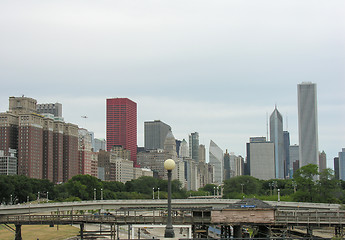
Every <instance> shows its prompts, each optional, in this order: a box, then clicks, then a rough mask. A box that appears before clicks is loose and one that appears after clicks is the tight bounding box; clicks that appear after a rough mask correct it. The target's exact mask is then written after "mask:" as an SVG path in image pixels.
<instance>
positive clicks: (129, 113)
mask: <svg viewBox="0 0 345 240" xmlns="http://www.w3.org/2000/svg"><path fill="white" fill-rule="evenodd" d="M106 125H107V151H110V149H111V148H112V147H113V146H115V145H121V146H122V147H123V148H124V149H126V150H129V151H130V152H131V159H130V160H131V161H133V164H134V166H137V104H136V103H135V102H133V101H132V100H130V99H128V98H111V99H107V123H106Z"/></svg>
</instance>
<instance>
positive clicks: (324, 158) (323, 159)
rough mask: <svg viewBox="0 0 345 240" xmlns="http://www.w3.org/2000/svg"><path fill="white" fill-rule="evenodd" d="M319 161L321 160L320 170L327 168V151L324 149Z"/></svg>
mask: <svg viewBox="0 0 345 240" xmlns="http://www.w3.org/2000/svg"><path fill="white" fill-rule="evenodd" d="M319 162H320V166H319V172H322V171H323V170H325V169H326V168H327V155H326V153H325V151H322V152H321V153H320V154H319Z"/></svg>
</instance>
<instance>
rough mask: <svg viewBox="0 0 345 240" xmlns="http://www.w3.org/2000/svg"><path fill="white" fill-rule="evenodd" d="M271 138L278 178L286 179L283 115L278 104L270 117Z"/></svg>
mask: <svg viewBox="0 0 345 240" xmlns="http://www.w3.org/2000/svg"><path fill="white" fill-rule="evenodd" d="M270 139H271V142H273V143H274V161H275V176H276V178H277V179H284V178H285V175H284V168H285V167H284V133H283V117H282V115H281V114H280V112H279V111H278V109H277V106H276V107H275V109H274V111H273V113H272V114H271V117H270Z"/></svg>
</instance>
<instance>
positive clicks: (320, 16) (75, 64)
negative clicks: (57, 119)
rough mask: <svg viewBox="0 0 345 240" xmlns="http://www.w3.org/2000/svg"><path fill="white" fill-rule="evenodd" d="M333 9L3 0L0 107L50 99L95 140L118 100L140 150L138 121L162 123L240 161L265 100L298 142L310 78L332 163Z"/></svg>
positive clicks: (340, 73)
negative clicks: (128, 104) (302, 90)
mask: <svg viewBox="0 0 345 240" xmlns="http://www.w3.org/2000/svg"><path fill="white" fill-rule="evenodd" d="M344 13H345V2H344V1H342V0H332V1H327V2H326V1H311V0H310V1H302V2H301V1H297V0H292V1H288V2H282V1H275V0H265V1H259V2H256V1H216V2H214V1H213V2H211V1H205V0H202V1H200V0H198V1H197V0H191V1H155V0H147V1H90V0H76V1H66V0H62V1H43V0H41V1H38V0H37V1H10V0H4V1H1V3H0V29H2V34H1V38H0V79H1V82H2V85H1V89H0V92H1V94H0V110H1V111H5V110H6V109H7V106H8V97H9V96H12V95H14V96H19V95H22V94H25V95H27V96H30V97H33V98H36V99H37V100H38V101H39V102H54V101H59V102H62V103H63V104H64V107H63V108H64V115H65V118H66V120H67V121H70V122H75V123H78V124H80V125H81V126H85V127H87V128H88V129H89V130H93V131H95V133H96V136H98V137H105V98H107V97H129V98H132V99H133V100H134V101H136V102H137V103H138V125H139V127H138V130H139V132H138V134H139V137H138V139H139V145H140V144H142V139H143V136H142V134H143V131H142V128H143V121H145V120H153V119H161V120H163V121H165V122H167V123H169V124H170V125H171V126H172V127H173V130H174V134H175V136H176V137H178V138H186V137H187V135H188V133H190V132H193V131H198V132H199V133H200V137H201V140H202V141H203V143H204V144H206V146H208V144H209V143H208V141H209V139H213V140H214V141H215V142H216V143H217V144H218V145H219V146H221V147H222V148H223V149H225V148H228V149H230V150H231V149H233V151H235V152H236V153H237V154H242V155H244V154H245V142H246V141H248V138H249V137H250V136H255V135H266V112H268V113H269V114H270V113H271V111H273V108H274V104H278V109H279V110H280V111H281V113H282V114H284V115H288V118H289V130H290V131H291V138H292V142H293V143H297V142H298V135H297V93H296V92H297V90H296V89H297V87H296V85H297V83H300V82H302V81H312V82H316V83H317V84H318V100H319V135H320V136H319V139H320V149H325V151H326V153H328V158H329V162H331V160H332V158H333V157H334V156H335V155H336V154H337V152H338V151H340V149H341V148H342V147H344V146H342V145H341V144H343V143H344V140H345V139H344V132H343V131H344V130H342V129H344V128H343V126H342V125H343V121H344V119H345V117H344V113H343V112H344V111H343V109H344V103H345V99H344V94H343V89H345V84H344V82H345V81H344V78H345V70H344V65H345V44H344V42H345V32H344V31H343V29H345V21H344V20H345V19H344V18H345V17H344V16H345V14H344ZM81 115H88V116H89V118H88V119H87V121H86V120H83V119H81V118H80V116H81ZM83 121H84V122H83ZM231 151H232V150H231Z"/></svg>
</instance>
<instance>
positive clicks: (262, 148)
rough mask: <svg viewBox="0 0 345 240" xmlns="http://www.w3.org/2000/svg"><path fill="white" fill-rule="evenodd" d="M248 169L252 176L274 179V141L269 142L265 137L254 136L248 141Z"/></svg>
mask: <svg viewBox="0 0 345 240" xmlns="http://www.w3.org/2000/svg"><path fill="white" fill-rule="evenodd" d="M247 171H248V172H249V173H250V176H252V177H255V178H258V179H262V180H268V179H274V178H276V176H275V172H276V169H275V164H274V143H273V142H267V141H266V138H265V137H252V138H250V142H249V143H247Z"/></svg>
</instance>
